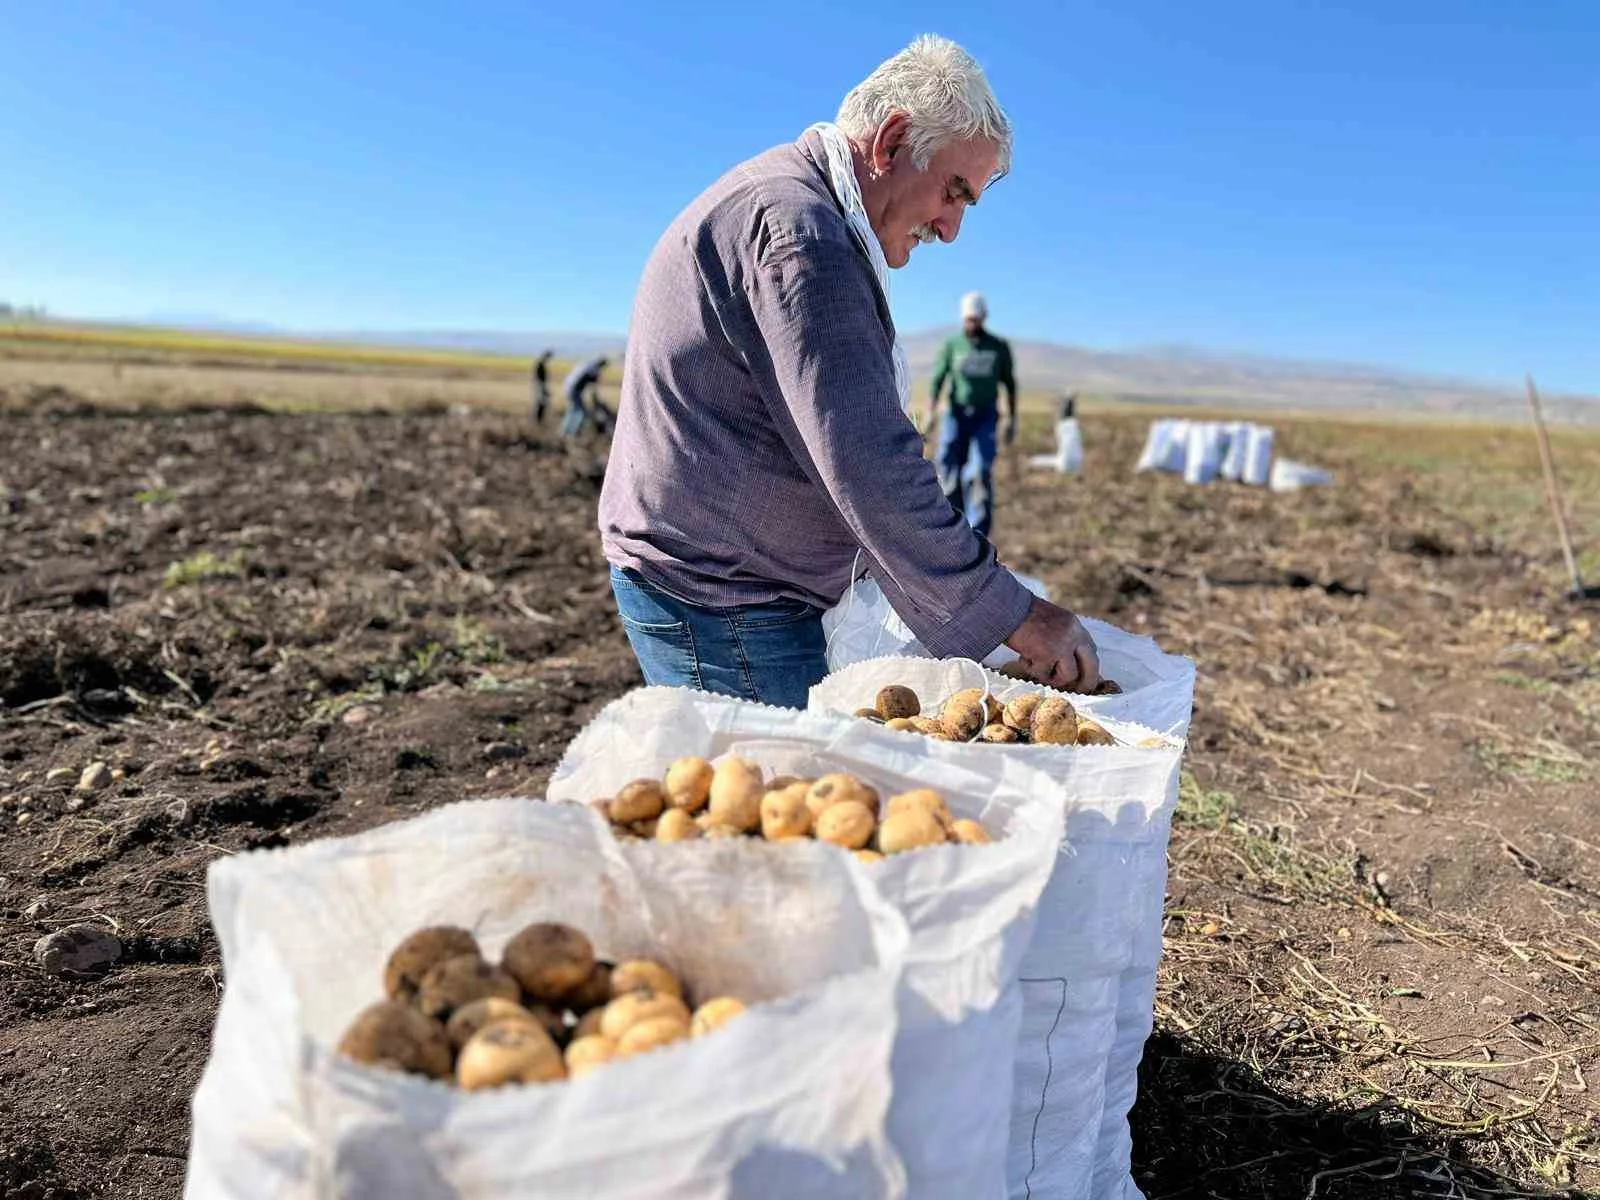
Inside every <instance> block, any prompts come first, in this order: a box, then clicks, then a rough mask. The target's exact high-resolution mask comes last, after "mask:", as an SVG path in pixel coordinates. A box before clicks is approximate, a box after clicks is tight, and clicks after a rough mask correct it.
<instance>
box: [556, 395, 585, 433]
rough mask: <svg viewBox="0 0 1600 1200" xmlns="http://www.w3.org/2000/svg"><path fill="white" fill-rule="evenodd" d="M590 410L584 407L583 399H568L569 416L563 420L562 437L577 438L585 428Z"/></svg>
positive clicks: (571, 397) (576, 397)
mask: <svg viewBox="0 0 1600 1200" xmlns="http://www.w3.org/2000/svg"><path fill="white" fill-rule="evenodd" d="M588 416H589V413H588V410H587V409H585V408H584V406H583V397H581V396H568V397H567V415H566V416H565V417H563V418H562V420H561V436H562V437H564V438H569V437H576V436H577V434H578V431H579V430H580V429H582V428H583V423H584V421H585V420H587V419H588Z"/></svg>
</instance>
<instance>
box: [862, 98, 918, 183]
mask: <svg viewBox="0 0 1600 1200" xmlns="http://www.w3.org/2000/svg"><path fill="white" fill-rule="evenodd" d="M910 132H911V118H910V117H909V116H907V115H906V114H905V113H903V112H897V113H890V114H889V116H888V117H886V118H885V119H884V122H883V124H881V125H879V126H878V132H877V133H876V134H875V135H873V138H872V169H873V170H874V171H878V172H881V173H883V174H887V173H888V172H889V171H891V170H893V168H894V163H895V161H896V160H897V159H899V158H900V157H901V156H902V155H903V154H904V153H905V152H906V135H907V134H908V133H910Z"/></svg>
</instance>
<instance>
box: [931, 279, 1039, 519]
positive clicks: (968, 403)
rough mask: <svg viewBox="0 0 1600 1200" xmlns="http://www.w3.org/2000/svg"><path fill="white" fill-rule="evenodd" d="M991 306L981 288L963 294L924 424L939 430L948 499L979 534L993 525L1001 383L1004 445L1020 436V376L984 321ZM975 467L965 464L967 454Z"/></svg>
mask: <svg viewBox="0 0 1600 1200" xmlns="http://www.w3.org/2000/svg"><path fill="white" fill-rule="evenodd" d="M988 315H989V306H988V304H987V303H986V302H985V301H984V298H983V296H982V295H981V294H980V293H978V292H968V293H967V294H966V295H965V296H963V297H962V298H961V332H960V333H958V334H956V335H954V336H953V337H951V338H950V339H949V340H948V341H946V342H945V343H944V345H942V346H940V347H939V357H938V360H937V361H936V362H935V364H934V368H933V389H932V392H931V394H930V395H929V397H928V418H927V423H926V425H925V426H924V428H925V429H926V430H927V432H929V433H933V432H934V431H935V430H937V431H938V435H939V445H938V451H937V453H936V454H935V456H934V462H935V463H936V464H937V465H938V468H939V486H940V487H942V488H943V489H944V494H945V499H947V500H949V501H950V504H951V506H952V507H953V508H954V509H955V510H956V512H958V513H960V514H961V515H962V516H964V517H965V518H966V520H967V524H969V525H971V526H972V528H973V530H974V532H976V533H977V534H978V536H979V537H984V538H987V537H988V536H989V531H990V529H991V528H992V527H993V526H994V460H995V455H996V453H997V451H996V432H997V430H998V426H999V423H1000V400H999V394H1000V388H1001V386H1004V387H1005V389H1006V411H1007V420H1006V445H1008V446H1009V445H1010V444H1011V443H1012V442H1014V441H1016V439H1017V381H1016V377H1015V374H1014V373H1013V370H1012V364H1011V346H1010V345H1009V344H1008V343H1007V342H1006V341H1005V339H1003V338H998V337H995V336H994V334H992V333H990V332H989V331H988V329H987V328H985V326H984V321H985V320H986V319H987V318H988ZM946 380H948V381H949V382H950V411H949V412H948V413H947V414H946V415H945V417H944V420H943V422H942V423H941V422H940V420H939V402H940V394H941V393H942V392H943V391H944V385H945V381H946ZM969 458H970V459H972V460H973V463H972V467H973V469H972V470H971V471H970V472H969V471H968V470H967V464H968V459H969Z"/></svg>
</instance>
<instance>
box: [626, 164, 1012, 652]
mask: <svg viewBox="0 0 1600 1200" xmlns="http://www.w3.org/2000/svg"><path fill="white" fill-rule="evenodd" d="M825 163H826V157H825V155H824V152H823V149H822V144H821V140H820V139H819V138H817V137H816V136H815V135H814V134H808V135H806V136H804V137H802V138H800V139H799V140H798V141H796V142H794V143H792V144H789V145H784V146H779V147H776V148H775V149H772V150H769V151H767V152H766V153H764V154H761V155H759V156H757V157H756V158H753V159H750V160H749V161H747V162H744V163H741V164H740V165H739V166H737V167H735V168H734V169H733V170H732V171H730V172H729V173H728V174H726V175H725V176H723V177H722V178H721V179H719V180H718V181H717V182H716V183H714V184H713V185H712V186H711V187H710V188H709V189H707V190H706V191H705V192H704V193H703V194H702V195H701V196H700V197H699V198H698V199H697V200H695V201H694V202H693V203H692V204H691V205H690V206H689V207H688V208H687V209H686V210H684V212H683V213H681V214H680V215H679V216H678V218H677V219H676V220H675V221H673V223H672V224H671V225H670V226H669V227H668V228H667V231H666V232H665V234H663V235H662V237H661V240H660V241H659V242H658V243H657V244H656V247H655V249H654V251H653V252H652V253H651V256H650V259H649V262H648V263H647V264H646V266H645V270H644V276H643V278H642V280H641V281H640V284H639V290H638V294H637V296H636V297H635V301H634V308H633V317H632V321H631V324H630V328H629V331H628V347H627V354H626V357H625V359H624V362H623V372H622V397H621V403H620V411H619V415H618V418H617V426H616V432H615V435H614V438H613V442H612V448H611V455H610V460H609V463H608V465H607V468H606V477H605V485H604V487H603V489H602V491H601V494H600V532H601V539H602V542H603V545H604V548H605V554H606V557H607V559H608V560H609V561H611V562H612V563H614V564H616V565H618V566H622V567H630V568H632V569H634V570H636V571H638V572H639V573H640V574H641V575H643V576H644V577H645V578H646V579H648V580H649V581H650V582H652V583H654V584H656V585H657V586H659V587H661V588H663V589H665V590H667V591H669V592H671V593H673V594H674V595H676V596H678V597H680V598H682V599H684V600H687V601H689V602H691V603H695V604H702V605H711V606H716V607H723V606H731V605H738V604H755V603H762V602H766V601H771V600H775V599H778V598H781V597H791V598H795V599H800V600H804V601H807V602H809V603H811V604H816V605H819V606H824V607H826V606H831V605H833V604H835V603H837V601H838V600H839V598H840V597H841V596H842V595H843V593H844V591H845V589H846V588H847V587H848V586H849V585H850V582H851V570H852V566H853V564H854V563H855V562H856V561H857V559H856V556H857V553H858V551H859V553H860V562H861V565H862V566H864V567H866V568H867V569H868V570H870V571H871V573H872V575H873V577H874V578H875V579H876V580H877V582H878V585H879V586H880V587H881V588H882V589H883V591H884V594H885V595H886V596H887V597H888V599H889V602H890V603H891V604H893V605H894V608H895V611H896V612H898V613H899V614H900V616H901V617H902V618H903V619H904V620H905V622H906V624H907V625H909V626H910V628H911V630H912V632H914V633H915V634H916V635H917V637H918V638H919V639H920V640H921V642H922V643H923V645H924V646H926V647H927V648H928V649H929V650H930V651H931V652H932V653H934V654H936V655H940V656H963V657H972V658H978V657H982V656H983V655H986V654H988V653H989V652H990V651H991V650H993V649H994V648H995V647H996V646H998V645H999V644H1000V643H1001V642H1003V641H1004V640H1005V639H1006V638H1008V637H1010V635H1011V633H1012V632H1013V631H1014V630H1015V629H1016V628H1017V626H1018V625H1020V624H1021V623H1022V621H1023V619H1024V618H1025V617H1026V616H1027V612H1028V606H1029V603H1030V600H1031V597H1030V595H1029V593H1028V592H1027V590H1026V589H1025V588H1023V586H1022V585H1021V584H1019V583H1018V582H1017V581H1016V579H1015V578H1014V577H1013V576H1012V575H1011V573H1010V572H1009V571H1007V570H1006V569H1005V568H1003V567H1002V566H1000V565H999V563H998V562H997V561H996V559H995V554H994V550H993V547H992V546H991V545H990V544H989V543H988V542H987V541H986V540H984V539H982V538H979V537H978V536H977V535H976V534H975V533H974V532H973V531H972V529H971V528H970V527H969V526H968V525H967V523H966V522H965V521H964V520H963V519H962V518H961V517H960V516H959V515H957V513H956V512H955V510H954V509H953V508H952V507H951V505H950V503H949V501H947V500H946V499H945V497H944V493H943V492H942V491H941V490H940V488H939V483H938V479H937V477H936V474H935V471H934V467H933V464H932V463H930V462H929V461H928V460H927V459H926V458H924V456H923V453H922V438H921V435H920V434H919V433H918V432H917V429H916V427H915V426H914V425H913V424H912V422H911V420H910V418H909V417H907V416H906V415H905V413H903V412H902V411H901V408H900V401H899V397H898V395H897V394H896V390H895V381H894V366H893V360H892V358H891V349H892V347H893V344H894V325H893V323H892V321H891V319H890V315H889V309H888V305H887V304H886V303H885V300H884V296H883V293H882V291H881V290H880V289H879V287H878V285H877V281H876V279H875V278H874V276H873V273H872V267H871V265H870V263H869V262H868V260H867V257H866V252H865V250H864V249H863V248H862V247H861V246H860V244H859V243H858V242H857V241H856V239H855V236H854V234H853V233H852V231H851V228H850V226H849V224H848V222H847V221H846V218H845V215H844V210H843V209H842V208H841V207H840V205H839V204H838V202H837V200H836V199H835V198H834V195H833V192H832V190H831V186H830V184H829V181H828V178H827V172H826V169H825Z"/></svg>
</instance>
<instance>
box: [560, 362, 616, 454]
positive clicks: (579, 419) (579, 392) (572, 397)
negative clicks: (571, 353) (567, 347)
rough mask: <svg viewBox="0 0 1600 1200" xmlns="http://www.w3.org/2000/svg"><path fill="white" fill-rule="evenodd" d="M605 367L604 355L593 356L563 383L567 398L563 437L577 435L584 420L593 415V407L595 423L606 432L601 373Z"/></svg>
mask: <svg viewBox="0 0 1600 1200" xmlns="http://www.w3.org/2000/svg"><path fill="white" fill-rule="evenodd" d="M605 369H606V360H605V358H604V356H602V357H600V358H591V359H590V360H589V361H588V362H586V363H580V364H579V365H578V366H576V367H574V368H573V369H572V371H571V373H570V374H568V376H567V378H566V381H565V382H564V383H562V385H561V391H562V394H563V395H565V396H566V398H567V415H566V417H565V419H564V420H563V421H562V422H561V436H562V437H564V438H570V437H576V436H577V434H578V432H579V431H580V430H581V429H582V428H583V423H584V421H585V420H587V419H588V418H589V416H590V415H591V412H590V409H591V407H592V409H593V413H592V415H593V416H594V420H595V424H596V425H597V426H599V427H600V429H601V431H602V432H604V429H605V425H606V420H605V414H604V406H603V405H602V404H601V403H600V373H601V372H602V371H604V370H605Z"/></svg>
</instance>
